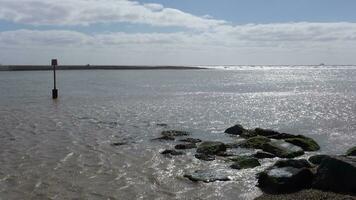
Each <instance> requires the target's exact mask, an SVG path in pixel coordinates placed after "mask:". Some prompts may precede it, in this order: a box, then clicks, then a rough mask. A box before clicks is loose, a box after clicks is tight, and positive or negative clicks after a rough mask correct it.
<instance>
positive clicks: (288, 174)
mask: <svg viewBox="0 0 356 200" xmlns="http://www.w3.org/2000/svg"><path fill="white" fill-rule="evenodd" d="M257 179H258V187H260V188H261V189H262V190H263V191H264V192H267V193H288V192H295V191H298V190H301V189H306V188H310V187H311V184H312V181H313V173H312V172H311V170H309V169H306V168H301V169H298V168H294V167H282V168H271V169H267V170H266V171H264V172H262V173H259V174H258V175H257Z"/></svg>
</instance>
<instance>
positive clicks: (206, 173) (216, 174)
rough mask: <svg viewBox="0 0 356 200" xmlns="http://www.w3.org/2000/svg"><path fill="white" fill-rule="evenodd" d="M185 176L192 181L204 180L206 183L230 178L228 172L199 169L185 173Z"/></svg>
mask: <svg viewBox="0 0 356 200" xmlns="http://www.w3.org/2000/svg"><path fill="white" fill-rule="evenodd" d="M184 177H186V178H188V179H189V180H191V181H202V182H206V183H209V182H215V181H229V180H230V178H229V177H228V175H227V174H225V173H224V172H222V171H218V170H197V171H195V172H193V173H187V174H185V175H184Z"/></svg>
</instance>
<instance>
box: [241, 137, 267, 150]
mask: <svg viewBox="0 0 356 200" xmlns="http://www.w3.org/2000/svg"><path fill="white" fill-rule="evenodd" d="M270 141H271V140H270V139H269V138H266V137H263V136H256V137H252V138H249V139H247V140H245V141H243V142H241V143H239V144H238V146H239V147H242V148H250V149H262V147H263V145H264V144H266V143H268V142H270Z"/></svg>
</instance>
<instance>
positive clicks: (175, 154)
mask: <svg viewBox="0 0 356 200" xmlns="http://www.w3.org/2000/svg"><path fill="white" fill-rule="evenodd" d="M161 154H163V155H171V156H179V155H184V152H182V151H176V150H170V149H167V150H164V151H162V152H161Z"/></svg>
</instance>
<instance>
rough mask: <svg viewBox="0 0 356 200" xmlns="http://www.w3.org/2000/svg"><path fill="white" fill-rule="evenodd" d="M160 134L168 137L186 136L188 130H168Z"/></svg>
mask: <svg viewBox="0 0 356 200" xmlns="http://www.w3.org/2000/svg"><path fill="white" fill-rule="evenodd" d="M161 135H162V136H168V137H177V136H188V135H189V132H187V131H177V130H169V131H162V132H161Z"/></svg>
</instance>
